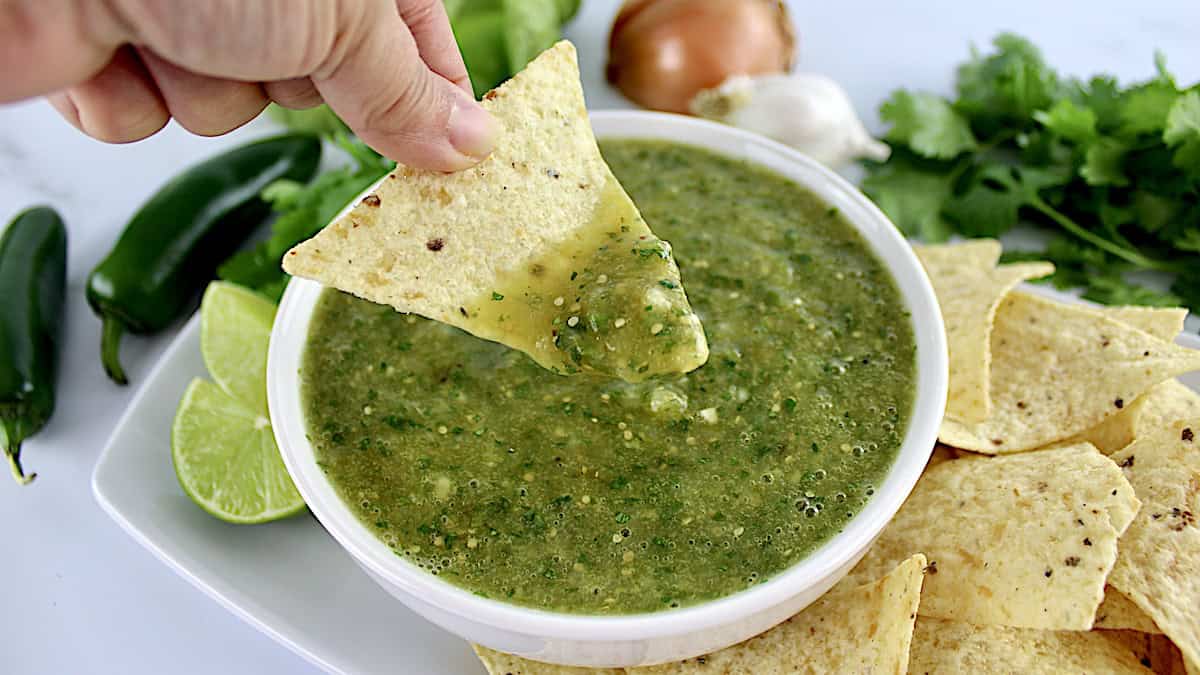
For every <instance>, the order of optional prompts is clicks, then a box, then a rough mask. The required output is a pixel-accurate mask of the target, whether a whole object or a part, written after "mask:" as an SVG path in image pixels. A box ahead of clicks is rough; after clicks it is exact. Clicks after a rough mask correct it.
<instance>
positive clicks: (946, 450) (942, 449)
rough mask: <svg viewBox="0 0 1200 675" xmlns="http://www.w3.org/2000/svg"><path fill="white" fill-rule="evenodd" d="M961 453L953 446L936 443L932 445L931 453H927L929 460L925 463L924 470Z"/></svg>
mask: <svg viewBox="0 0 1200 675" xmlns="http://www.w3.org/2000/svg"><path fill="white" fill-rule="evenodd" d="M962 454H963V453H961V452H959V451H958V450H957V449H955V448H952V447H950V446H948V445H942V444H941V443H937V444H935V445H934V446H933V454H931V455H929V462H928V463H926V464H925V470H926V471H928V470H930V469H931V468H933V467H935V466H937V465H938V464H941V463H942V462H949V461H950V460H952V459H958V458H959V457H961V456H962Z"/></svg>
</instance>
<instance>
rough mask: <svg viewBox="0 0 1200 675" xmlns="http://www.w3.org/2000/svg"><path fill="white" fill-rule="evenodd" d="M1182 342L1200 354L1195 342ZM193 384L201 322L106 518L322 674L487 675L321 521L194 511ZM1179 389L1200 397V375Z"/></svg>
mask: <svg viewBox="0 0 1200 675" xmlns="http://www.w3.org/2000/svg"><path fill="white" fill-rule="evenodd" d="M1028 289H1029V290H1032V291H1035V292H1038V293H1040V294H1044V295H1047V296H1050V297H1054V298H1056V299H1060V300H1065V301H1068V302H1072V301H1075V300H1073V299H1072V298H1071V297H1069V296H1067V295H1064V294H1062V293H1056V292H1054V291H1050V290H1047V289H1045V288H1042V287H1032V286H1030V287H1028ZM1178 342H1179V344H1182V345H1184V346H1186V347H1191V348H1193V349H1200V337H1197V336H1195V335H1192V334H1190V333H1189V334H1185V335H1181V336H1180V338H1179V340H1178ZM195 377H207V372H206V371H205V368H204V362H203V360H202V359H201V357H200V320H199V315H197V316H194V317H192V320H191V321H189V322H188V324H187V325H186V326H185V327H184V329H183V331H182V332H181V333H180V334H179V336H178V337H177V338H175V341H174V342H173V343H172V344H171V346H170V348H169V349H167V351H166V353H165V354H164V355H163V357H162V360H160V361H159V363H158V364H157V365H156V366H155V368H154V370H153V371H152V372H151V373H150V376H149V377H148V378H147V380H146V383H145V384H144V385H143V386H142V389H141V390H140V391H139V392H138V394H137V396H136V397H134V399H133V401H132V403H130V405H129V409H128V410H126V411H125V415H124V416H123V417H122V418H121V421H120V422H119V423H118V424H117V427H116V430H115V431H113V435H112V437H111V438H110V439H109V441H108V444H107V446H106V447H105V449H104V452H103V454H102V455H101V456H100V460H99V462H98V463H97V465H96V472H95V475H94V476H93V478H92V488H93V490H94V491H95V493H96V499H97V501H99V502H100V505H101V506H102V507H104V510H105V511H107V512H108V514H109V515H111V516H112V517H113V519H114V520H116V521H117V523H119V524H120V525H121V527H123V528H125V530H126V531H127V532H129V534H130V535H131V536H133V538H134V539H136V540H137V541H138V542H140V543H141V544H142V545H143V546H145V547H146V548H148V549H150V551H151V552H152V553H154V554H155V555H156V556H158V558H159V559H160V560H162V561H163V562H164V563H166V564H167V565H168V566H170V567H171V568H172V569H174V570H175V571H176V572H178V573H179V574H180V575H181V576H182V577H183V578H184V579H187V580H188V581H190V582H191V583H192V584H194V585H195V586H196V587H197V588H199V589H200V590H202V591H204V592H205V593H207V594H208V595H209V596H211V597H212V598H213V599H215V600H216V601H217V602H219V603H221V604H222V605H224V606H225V607H226V608H228V609H229V611H231V612H233V613H234V614H236V615H237V616H239V617H241V618H242V619H243V620H245V621H246V622H247V623H249V624H250V625H252V626H254V627H255V628H258V629H259V630H261V631H263V632H264V633H266V634H267V635H270V636H271V637H273V638H275V639H276V640H278V641H279V642H280V643H282V644H283V645H284V646H286V647H288V648H289V649H292V650H293V651H295V652H296V653H298V654H300V655H301V656H303V657H304V658H306V659H308V660H309V661H312V662H313V663H314V664H316V665H317V666H319V667H321V668H324V669H325V670H328V671H330V672H335V673H391V672H411V673H423V674H427V675H439V674H445V675H463V674H468V673H482V672H483V669H482V668H481V667H480V665H479V663H478V661H477V660H476V659H475V656H474V654H472V652H471V649H470V647H469V646H468V645H467V644H466V643H465V642H463V641H462V640H460V639H458V638H457V637H455V636H453V635H451V634H449V633H447V632H445V631H443V630H441V629H440V628H437V627H435V626H434V625H432V624H430V623H428V622H426V621H425V620H424V619H422V618H420V617H419V616H417V615H416V614H414V613H412V612H410V611H409V610H408V609H406V608H405V607H404V606H403V605H402V604H400V602H399V601H397V600H395V599H393V598H392V597H391V596H390V595H388V594H387V593H386V592H385V591H383V589H381V588H379V587H378V586H377V585H376V584H375V582H373V581H372V580H371V579H370V578H368V577H367V575H366V574H365V573H364V572H363V571H362V570H360V569H359V567H358V566H357V565H356V564H355V563H354V561H353V560H351V558H350V556H349V555H348V554H346V553H345V552H343V551H342V549H341V548H340V547H338V545H337V543H335V542H334V540H333V539H332V538H331V537H329V536H328V535H327V534H325V531H324V530H323V529H322V528H321V526H320V525H319V524H318V523H317V522H316V521H315V520H314V519H313V518H311V517H309V516H298V517H296V518H292V519H289V520H285V521H281V522H277V523H271V524H269V525H257V526H242V525H228V524H226V523H222V522H220V521H218V520H216V519H215V518H213V517H211V516H209V515H208V514H206V513H204V512H203V511H201V510H200V509H199V508H197V507H196V506H195V505H193V504H192V502H191V501H190V500H189V499H188V497H187V496H186V495H184V493H183V490H181V489H180V487H179V483H178V482H177V481H176V480H175V471H174V468H173V467H172V465H171V451H170V437H171V421H172V419H173V418H174V416H175V406H176V405H177V404H178V402H179V399H180V397H181V396H182V395H183V391H184V389H185V388H186V387H187V384H188V383H189V382H190V381H191V380H192V378H195ZM1181 379H1182V380H1183V381H1184V383H1186V384H1187V385H1188V386H1190V387H1192V388H1194V389H1197V390H1200V373H1191V374H1190V375H1189V376H1187V377H1184V378H1181Z"/></svg>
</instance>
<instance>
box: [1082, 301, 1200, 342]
mask: <svg viewBox="0 0 1200 675" xmlns="http://www.w3.org/2000/svg"><path fill="white" fill-rule="evenodd" d="M1095 309H1096V311H1098V312H1100V313H1101V314H1103V315H1104V316H1106V317H1108V318H1110V319H1113V320H1114V321H1120V322H1121V323H1124V324H1129V325H1130V326H1133V327H1134V328H1137V329H1138V330H1142V331H1145V332H1147V333H1149V334H1151V335H1153V336H1154V337H1156V338H1158V339H1159V340H1174V339H1175V338H1176V336H1178V335H1179V334H1180V333H1181V332H1183V324H1184V322H1185V321H1187V315H1188V311H1187V310H1186V309H1184V308H1182V307H1138V306H1132V305H1131V306H1123V307H1121V306H1118V307H1097V308H1095Z"/></svg>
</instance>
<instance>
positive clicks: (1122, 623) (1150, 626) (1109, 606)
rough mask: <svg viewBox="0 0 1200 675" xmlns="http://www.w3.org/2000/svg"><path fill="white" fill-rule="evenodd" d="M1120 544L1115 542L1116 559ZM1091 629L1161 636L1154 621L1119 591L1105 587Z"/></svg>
mask: <svg viewBox="0 0 1200 675" xmlns="http://www.w3.org/2000/svg"><path fill="white" fill-rule="evenodd" d="M1120 548H1121V542H1120V541H1118V542H1117V549H1118V553H1117V555H1118V557H1120ZM1092 627H1093V628H1108V629H1125V630H1134V631H1138V632H1139V633H1151V634H1162V631H1161V630H1159V629H1158V626H1156V625H1154V619H1151V618H1150V617H1148V616H1146V613H1145V612H1143V611H1142V610H1141V609H1140V608H1139V607H1138V606H1137V605H1135V604H1133V601H1132V600H1130V599H1129V598H1127V597H1125V595H1124V594H1123V593H1121V591H1118V590H1117V589H1115V588H1113V587H1112V586H1107V587H1105V589H1104V602H1102V603H1100V607H1099V608H1098V609H1097V610H1096V623H1094V624H1092Z"/></svg>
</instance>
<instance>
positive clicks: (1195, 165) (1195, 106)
mask: <svg viewBox="0 0 1200 675" xmlns="http://www.w3.org/2000/svg"><path fill="white" fill-rule="evenodd" d="M1163 142H1164V143H1166V144H1167V145H1168V146H1171V147H1174V148H1175V156H1174V157H1173V158H1172V161H1171V163H1172V164H1174V165H1175V166H1176V167H1178V168H1180V169H1183V170H1184V171H1188V172H1190V173H1193V174H1198V175H1200V91H1194V90H1193V91H1190V92H1188V93H1186V94H1184V95H1183V96H1180V97H1179V98H1178V99H1176V101H1175V103H1173V104H1172V105H1171V110H1170V111H1169V112H1168V113H1167V121H1166V126H1165V128H1164V129H1163Z"/></svg>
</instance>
